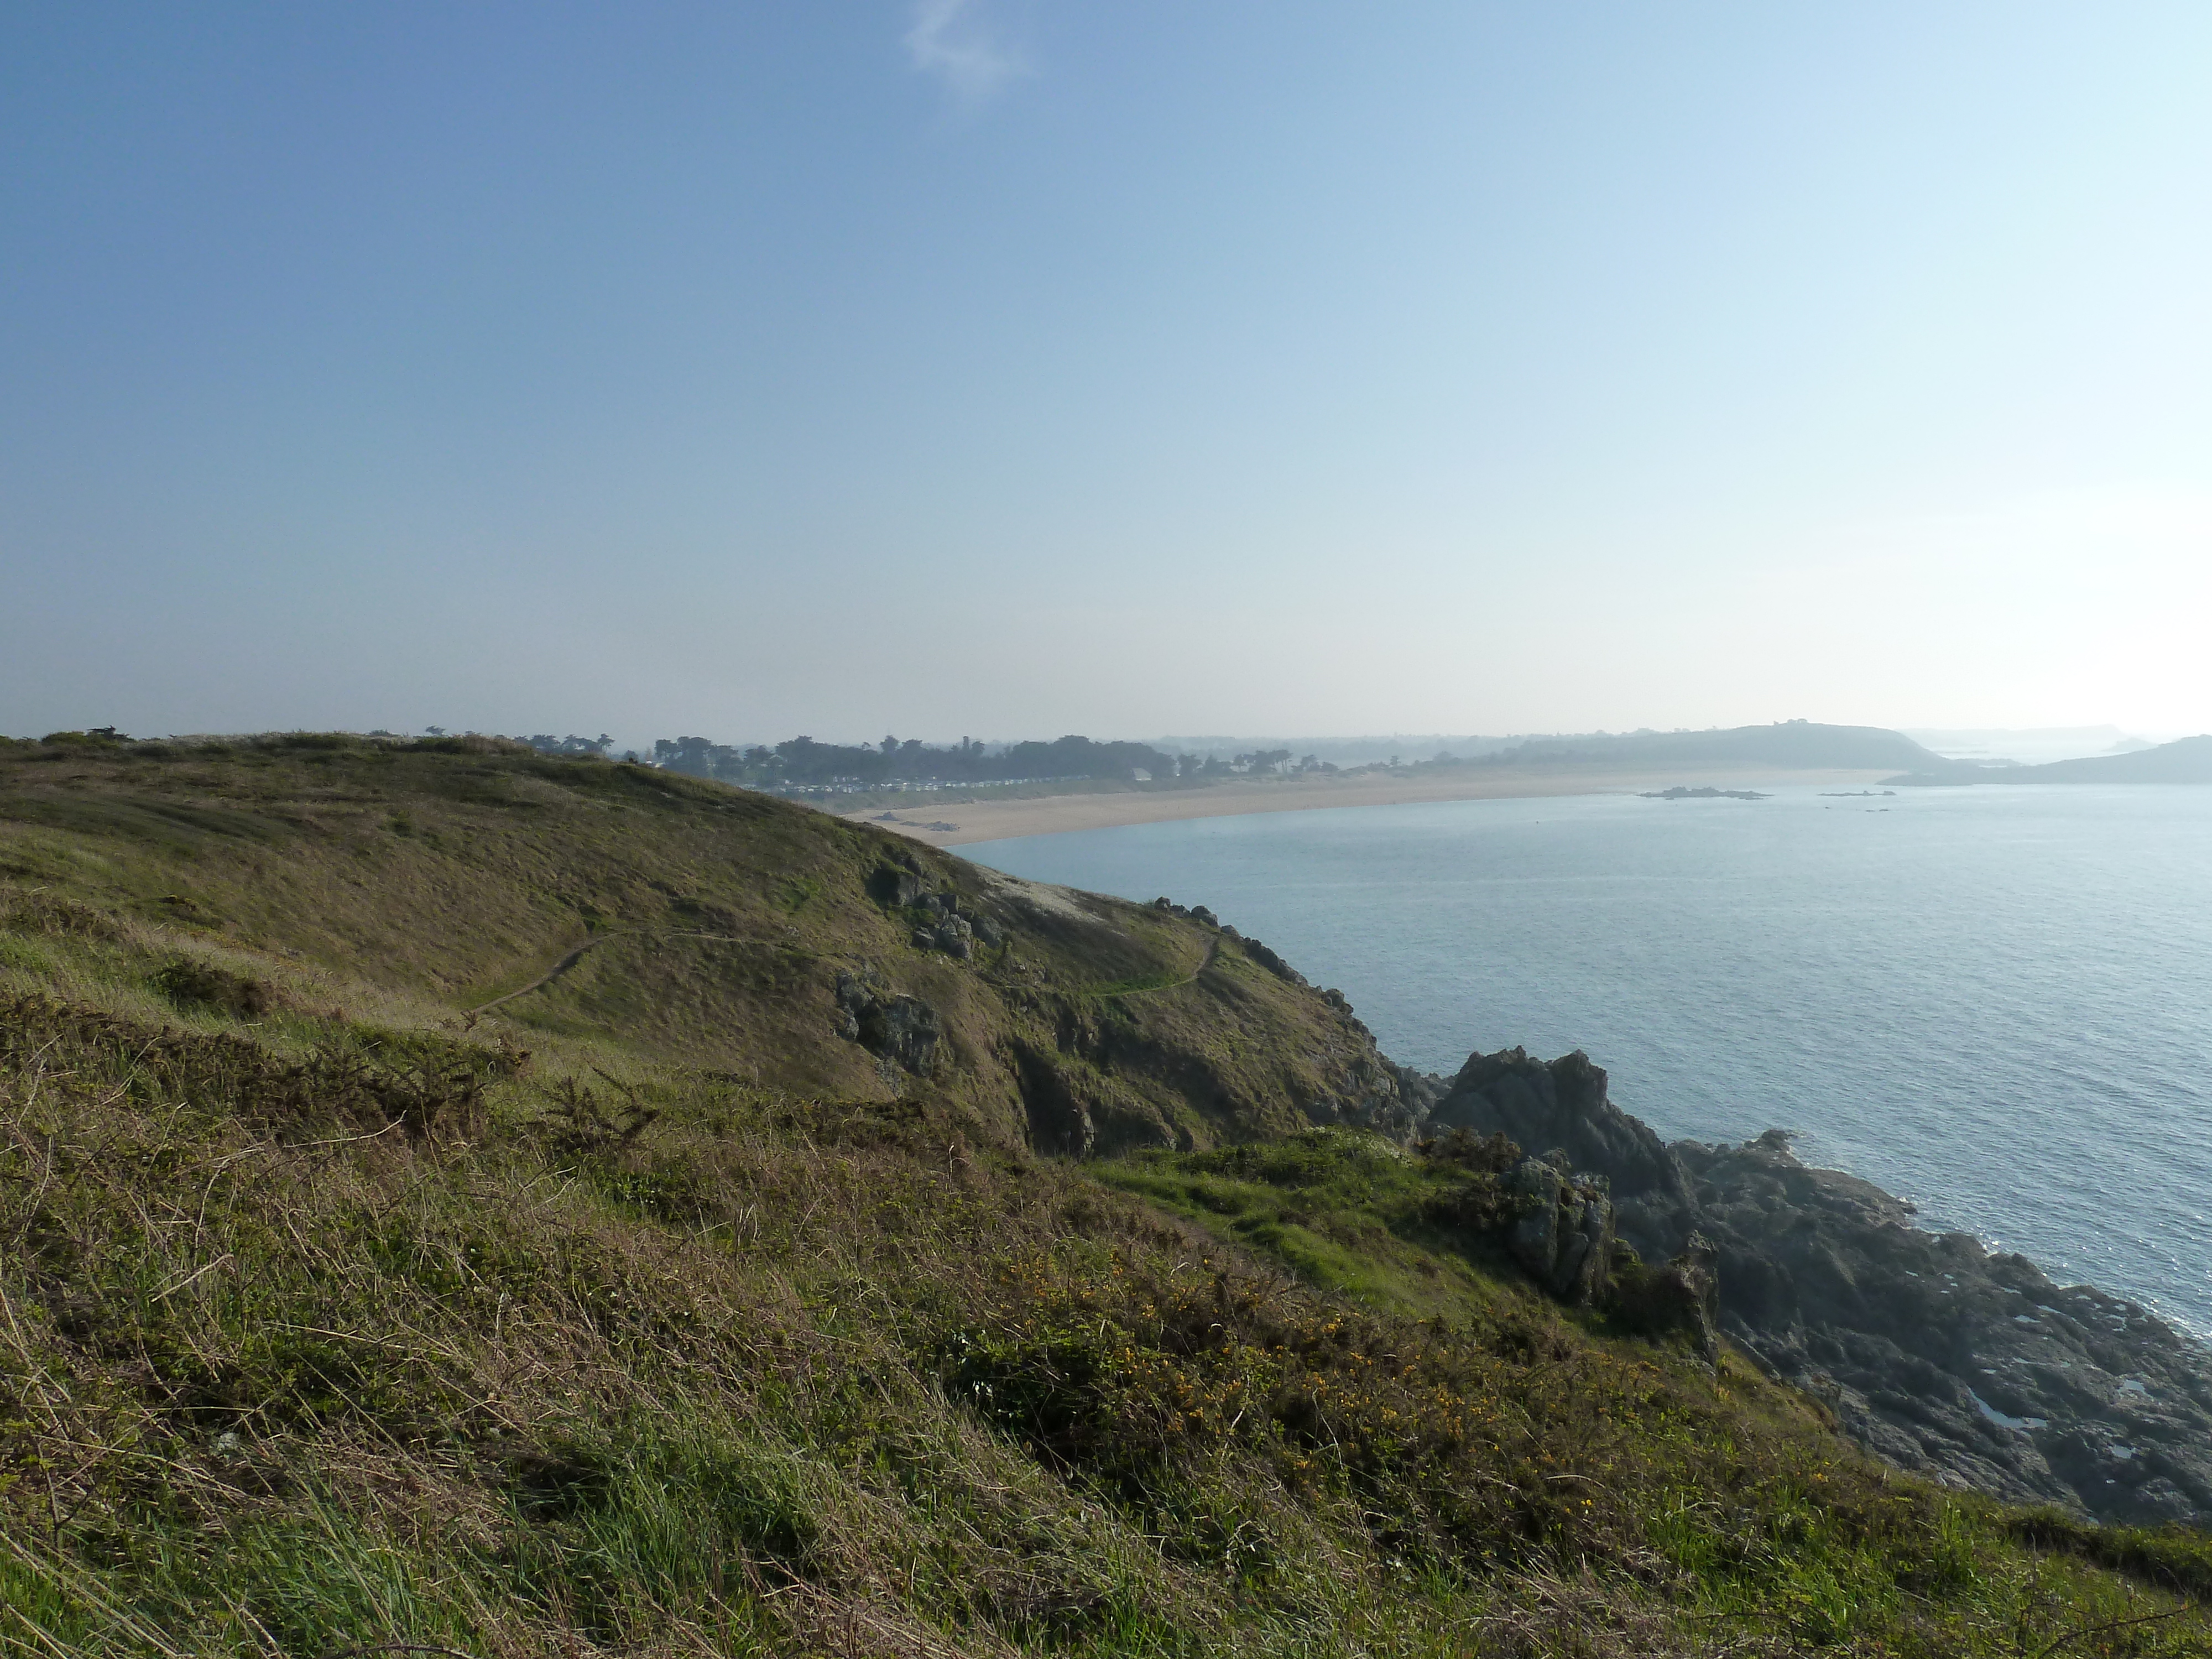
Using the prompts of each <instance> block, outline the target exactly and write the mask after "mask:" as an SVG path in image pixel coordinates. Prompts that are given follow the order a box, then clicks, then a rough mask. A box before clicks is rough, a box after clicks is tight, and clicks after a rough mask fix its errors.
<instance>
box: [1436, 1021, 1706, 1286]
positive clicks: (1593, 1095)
mask: <svg viewBox="0 0 2212 1659" xmlns="http://www.w3.org/2000/svg"><path fill="white" fill-rule="evenodd" d="M1428 1122H1429V1125H1430V1127H1431V1128H1432V1129H1435V1128H1445V1129H1467V1130H1468V1131H1470V1132H1472V1133H1476V1134H1493V1133H1503V1134H1506V1135H1510V1137H1511V1138H1512V1139H1515V1140H1516V1141H1518V1142H1519V1143H1520V1144H1521V1145H1522V1146H1528V1147H1541V1148H1543V1149H1545V1150H1547V1151H1548V1150H1550V1149H1552V1148H1554V1147H1557V1148H1559V1149H1560V1150H1562V1151H1564V1152H1565V1153H1566V1155H1567V1157H1568V1158H1570V1159H1571V1161H1572V1163H1573V1164H1574V1166H1575V1168H1577V1169H1578V1170H1593V1171H1595V1172H1598V1173H1600V1174H1602V1175H1603V1176H1606V1178H1607V1180H1608V1181H1610V1182H1612V1185H1613V1200H1614V1201H1615V1203H1616V1204H1619V1205H1620V1206H1621V1207H1622V1208H1623V1210H1624V1211H1625V1212H1626V1213H1627V1215H1628V1217H1629V1218H1630V1223H1632V1225H1630V1223H1625V1224H1624V1229H1623V1230H1624V1231H1629V1232H1630V1233H1631V1236H1632V1237H1638V1235H1639V1234H1641V1235H1642V1237H1638V1243H1647V1244H1649V1245H1656V1244H1658V1243H1662V1242H1663V1241H1664V1240H1665V1239H1666V1237H1667V1236H1668V1233H1669V1232H1670V1231H1673V1230H1674V1228H1675V1227H1676V1225H1677V1224H1678V1223H1680V1222H1685V1221H1686V1219H1687V1217H1688V1212H1689V1209H1690V1207H1691V1203H1692V1200H1691V1194H1690V1184H1689V1181H1688V1178H1687V1176H1686V1174H1685V1173H1684V1171H1683V1169H1682V1166H1681V1164H1680V1163H1679V1162H1678V1161H1677V1160H1676V1159H1674V1158H1672V1157H1670V1156H1669V1155H1668V1151H1667V1147H1666V1145H1665V1143H1664V1142H1662V1140H1661V1139H1659V1137H1658V1136H1657V1135H1656V1134H1654V1133H1651V1131H1650V1128H1649V1127H1646V1126H1645V1125H1644V1123H1642V1122H1640V1121H1638V1120H1637V1119H1635V1118H1632V1117H1631V1116H1629V1115H1628V1114H1627V1113H1626V1112H1624V1111H1622V1110H1620V1109H1619V1108H1618V1107H1616V1106H1614V1105H1613V1103H1612V1102H1611V1101H1610V1100H1608V1099H1607V1097H1606V1077H1605V1072H1604V1070H1603V1068H1602V1067H1601V1066H1594V1065H1592V1064H1591V1063H1590V1058H1589V1055H1588V1054H1584V1053H1583V1052H1582V1050H1580V1049H1579V1048H1577V1050H1576V1051H1575V1052H1574V1053H1572V1054H1566V1055H1564V1056H1562V1057H1561V1058H1559V1059H1558V1060H1552V1061H1549V1062H1546V1061H1544V1060H1533V1059H1531V1058H1530V1057H1529V1056H1528V1053H1527V1052H1526V1051H1525V1050H1523V1049H1520V1048H1504V1049H1501V1050H1499V1051H1498V1053H1497V1054H1470V1055H1469V1056H1468V1061H1467V1064H1466V1065H1464V1066H1461V1067H1460V1069H1459V1074H1458V1075H1457V1076H1456V1077H1455V1078H1454V1079H1452V1081H1451V1085H1450V1087H1449V1090H1448V1091H1446V1092H1445V1094H1444V1097H1443V1099H1442V1100H1440V1101H1439V1102H1437V1104H1436V1105H1435V1107H1434V1108H1433V1109H1431V1112H1430V1114H1429V1118H1428ZM1630 1200H1633V1202H1634V1206H1635V1207H1634V1208H1633V1209H1631V1208H1630V1206H1629V1201H1630ZM1686 1231H1688V1229H1687V1227H1686V1225H1684V1226H1681V1227H1680V1232H1676V1233H1675V1235H1674V1243H1673V1244H1672V1245H1670V1246H1669V1251H1663V1252H1658V1253H1660V1254H1666V1253H1670V1252H1671V1249H1673V1248H1677V1247H1679V1243H1680V1233H1682V1232H1686Z"/></svg>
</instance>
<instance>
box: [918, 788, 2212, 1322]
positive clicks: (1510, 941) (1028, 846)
mask: <svg viewBox="0 0 2212 1659" xmlns="http://www.w3.org/2000/svg"><path fill="white" fill-rule="evenodd" d="M959 850H960V851H961V852H962V853H963V854H966V855H967V856H969V857H971V858H974V859H976V860H979V861H981V862H982V863H985V864H988V865H991V866H995V867H997V868H999V869H1001V870H1006V871H1008V872H1012V873H1014V874H1017V875H1022V876H1029V877H1033V878H1037V879H1040V880H1044V881H1054V882H1064V883H1066V884H1071V885H1073V886H1076V887H1082V888H1088V889H1090V890H1093V891H1097V892H1107V893H1115V894H1119V895H1121V896H1124V897H1127V898H1132V899H1139V900H1145V899H1150V898H1152V897H1154V896H1158V895H1161V894H1165V895H1167V896H1170V897H1172V898H1174V899H1175V900H1176V901H1177V902H1181V903H1185V904H1205V905H1207V906H1209V907H1211V908H1212V909H1213V910H1214V911H1215V913H1216V914H1218V915H1219V916H1220V917H1221V918H1222V920H1223V921H1226V922H1229V923H1231V924H1233V925H1234V926H1235V927H1237V928H1238V929H1239V930H1240V931H1241V932H1243V933H1248V934H1251V935H1253V936H1255V937H1256V938H1259V939H1264V940H1265V941H1266V942H1267V944H1269V945H1273V947H1274V948H1275V949H1276V950H1278V951H1280V952H1281V953H1282V954H1283V955H1284V956H1285V957H1287V958H1288V959H1289V960H1290V961H1291V963H1293V964H1294V965H1295V966H1297V968H1298V969H1300V970H1301V971H1302V972H1304V974H1305V975H1306V976H1307V977H1308V978H1310V979H1311V980H1313V981H1315V982H1316V984H1320V985H1334V986H1336V987H1340V989H1342V990H1343V992H1344V993H1345V994H1346V996H1347V997H1349V998H1350V999H1351V1000H1352V1004H1353V1005H1354V1006H1356V1007H1357V1008H1358V1012H1359V1015H1360V1018H1363V1019H1364V1020H1365V1021H1366V1022H1367V1024H1369V1025H1370V1026H1371V1027H1372V1028H1373V1029H1374V1031H1375V1035H1376V1039H1377V1041H1378V1042H1380V1044H1381V1046H1382V1048H1383V1052H1384V1053H1385V1054H1389V1055H1390V1056H1391V1057H1392V1058H1393V1059H1395V1060H1399V1061H1401V1062H1402V1063H1405V1064H1409V1065H1413V1066H1419V1067H1420V1068H1421V1069H1423V1070H1425V1071H1438V1072H1443V1073H1447V1074H1449V1073H1451V1072H1453V1071H1455V1069H1457V1067H1458V1066H1459V1065H1460V1064H1461V1062H1462V1061H1463V1060H1465V1059H1466V1058H1467V1056H1468V1054H1469V1053H1471V1052H1473V1051H1475V1050H1478V1049H1480V1050H1491V1049H1496V1048H1508V1047H1512V1046H1515V1045H1519V1046H1522V1047H1525V1048H1528V1049H1529V1050H1531V1051H1532V1052H1534V1053H1536V1054H1541V1055H1543V1056H1544V1057H1546V1058H1550V1057H1552V1056H1553V1055H1556V1054H1564V1053H1565V1052H1566V1051H1567V1050H1568V1049H1571V1048H1582V1049H1585V1050H1587V1051H1588V1052H1589V1054H1590V1056H1591V1058H1592V1059H1594V1060H1596V1061H1597V1063H1598V1064H1599V1065H1601V1066H1604V1067H1606V1068H1607V1071H1608V1072H1610V1073H1612V1081H1613V1100H1614V1101H1615V1103H1617V1104H1619V1105H1620V1107H1622V1108H1623V1109H1625V1110H1627V1111H1630V1112H1633V1113H1635V1114H1636V1115H1638V1116H1639V1117H1642V1118H1643V1119H1644V1120H1645V1121H1647V1122H1649V1123H1650V1124H1651V1125H1652V1127H1654V1128H1656V1129H1657V1130H1658V1131H1659V1133H1661V1134H1662V1135H1663V1136H1665V1137H1667V1138H1668V1139H1675V1138H1678V1137H1683V1136H1687V1137H1690V1138H1692V1139H1699V1140H1705V1141H1738V1140H1743V1139H1749V1138H1750V1137H1752V1136H1753V1135H1756V1134H1758V1133H1760V1132H1761V1131H1763V1130H1765V1129H1768V1128H1771V1127H1780V1128H1785V1129H1790V1130H1793V1131H1796V1133H1798V1134H1799V1135H1800V1136H1801V1139H1800V1140H1799V1141H1798V1144H1797V1145H1798V1152H1799V1155H1800V1156H1801V1157H1802V1158H1805V1159H1806V1161H1807V1162H1808V1163H1814V1164H1824V1165H1827V1166H1830V1167H1833V1168H1838V1169H1844V1170H1850V1171H1852V1172H1853V1173H1855V1174H1857V1175H1861V1176H1865V1177H1867V1178H1868V1179H1869V1180H1871V1181H1874V1182H1877V1183H1879V1184H1880V1185H1881V1186H1882V1187H1885V1188H1888V1189H1889V1190H1890V1191H1892V1192H1893V1193H1896V1194H1899V1195H1901V1196H1903V1197H1905V1198H1909V1199H1911V1200H1912V1201H1913V1202H1915V1203H1916V1204H1917V1205H1918V1206H1920V1212H1921V1219H1922V1221H1923V1224H1924V1225H1928V1226H1929V1227H1931V1228H1935V1229H1937V1230H1939V1231H1946V1230H1952V1229H1957V1230H1960V1231H1968V1232H1972V1233H1974V1234H1976V1235H1977V1236H1978V1237H1980V1238H1981V1239H1982V1240H1983V1241H1984V1243H1988V1244H1989V1245H1990V1246H1991V1247H1992V1248H1998V1247H2002V1248H2004V1249H2017V1250H2021V1251H2023V1252H2025V1253H2026V1254H2027V1255H2029V1256H2030V1257H2032V1258H2033V1259H2034V1260H2035V1261H2037V1262H2039V1264H2041V1265H2042V1267H2044V1268H2045V1271H2047V1272H2049V1273H2051V1275H2052V1276H2053V1277H2055V1278H2057V1279H2061V1280H2062V1281H2074V1280H2083V1281H2087V1282H2089V1283H2093V1284H2095V1285H2100V1286H2102V1287H2104V1288H2106V1289H2108V1290H2111V1291H2118V1292H2120V1293H2122V1294H2124V1295H2127V1296H2130V1297H2136V1298H2138V1299H2141V1300H2142V1301H2145V1302H2147V1303H2149V1304H2151V1305H2153V1306H2154V1307H2155V1308H2156V1309H2158V1310H2160V1312H2161V1313H2163V1314H2165V1315H2166V1316H2167V1317H2168V1318H2170V1319H2172V1320H2173V1321H2174V1322H2176V1323H2178V1324H2180V1325H2183V1326H2185V1327H2186V1328H2190V1329H2191V1330H2193V1331H2195V1332H2196V1333H2197V1334H2199V1335H2200V1336H2207V1335H2212V788H2203V789H2199V788H2189V787H2167V788H2143V787H2138V788H2117V787H2116V788H2096V787H2086V788H2085V787H2070V788H2069V787H1981V788H1968V789H1929V790H1905V791H1899V793H1897V794H1895V795H1893V796H1887V797H1880V796H1877V797H1874V798H1840V799H1839V798H1832V797H1831V796H1827V795H1824V794H1822V793H1820V792H1818V791H1815V790H1814V789H1810V788H1794V789H1793V788H1782V789H1777V790H1775V791H1774V792H1773V794H1772V798H1771V799H1765V800H1759V801H1735V800H1674V801H1668V800H1646V799H1638V798H1635V797H1632V796H1620V795H1594V796H1583V797H1578V798H1555V799H1547V800H1487V801H1455V802H1444V803H1435V804H1425V805H1406V806H1376V807H1353V808H1345V809H1340V810H1334V811H1307V812H1276V813H1266V814H1257V815H1254V816H1250V817H1231V818H1204V819H1197V820H1194V821H1190V822H1187V823H1155V824H1140V825H1136V826H1133V827H1129V828H1123V829H1100V830H1090V831H1079V832H1075V833H1071V834H1066V835H1057V836H1032V837H1029V838H1026V839H1022V840H1014V841H1000V842H985V843H981V844H980V845H975V846H970V847H963V848H960V849H959Z"/></svg>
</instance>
